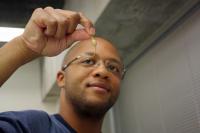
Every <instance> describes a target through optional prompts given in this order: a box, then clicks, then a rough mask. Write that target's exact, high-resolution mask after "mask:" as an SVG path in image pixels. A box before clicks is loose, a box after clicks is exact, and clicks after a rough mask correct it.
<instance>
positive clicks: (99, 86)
mask: <svg viewBox="0 0 200 133" xmlns="http://www.w3.org/2000/svg"><path fill="white" fill-rule="evenodd" d="M87 87H94V88H96V89H99V90H104V91H107V92H109V91H110V87H109V85H107V84H106V83H102V82H94V83H88V84H87Z"/></svg>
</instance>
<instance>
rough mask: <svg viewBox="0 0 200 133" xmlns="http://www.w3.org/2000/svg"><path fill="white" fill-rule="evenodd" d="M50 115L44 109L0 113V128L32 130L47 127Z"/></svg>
mask: <svg viewBox="0 0 200 133" xmlns="http://www.w3.org/2000/svg"><path fill="white" fill-rule="evenodd" d="M48 123H50V116H49V115H48V114H47V113H46V112H44V111H38V110H26V111H9V112H3V113H0V130H6V131H7V130H11V129H13V131H14V130H25V131H30V132H32V131H34V130H36V129H37V130H40V129H42V128H44V127H46V128H45V129H48V127H47V126H48V125H49V124H48Z"/></svg>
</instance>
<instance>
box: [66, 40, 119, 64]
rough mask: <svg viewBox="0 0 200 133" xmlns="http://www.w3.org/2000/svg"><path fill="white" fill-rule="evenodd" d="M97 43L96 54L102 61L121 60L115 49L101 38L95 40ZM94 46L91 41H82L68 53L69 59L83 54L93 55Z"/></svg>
mask: <svg viewBox="0 0 200 133" xmlns="http://www.w3.org/2000/svg"><path fill="white" fill-rule="evenodd" d="M95 39H96V41H97V46H96V54H97V55H98V56H99V57H100V58H103V59H107V58H110V59H115V60H118V61H120V62H121V58H120V56H119V53H118V51H117V49H116V48H115V47H114V46H113V45H112V44H111V43H110V42H108V41H106V40H104V39H102V38H95ZM94 52H95V46H94V45H93V44H92V40H91V39H88V40H84V41H81V42H79V43H78V44H76V45H75V46H74V47H73V48H72V49H71V50H70V53H69V55H68V56H69V58H74V57H76V56H78V55H82V54H85V53H94Z"/></svg>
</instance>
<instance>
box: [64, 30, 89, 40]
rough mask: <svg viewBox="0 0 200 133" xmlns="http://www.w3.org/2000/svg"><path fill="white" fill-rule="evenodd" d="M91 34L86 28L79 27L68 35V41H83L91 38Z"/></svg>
mask: <svg viewBox="0 0 200 133" xmlns="http://www.w3.org/2000/svg"><path fill="white" fill-rule="evenodd" d="M90 37H91V35H89V34H88V32H87V31H86V30H84V29H77V30H75V31H74V32H73V33H72V34H70V35H68V36H67V38H66V39H67V42H72V43H73V42H75V41H81V40H85V39H89V38H90Z"/></svg>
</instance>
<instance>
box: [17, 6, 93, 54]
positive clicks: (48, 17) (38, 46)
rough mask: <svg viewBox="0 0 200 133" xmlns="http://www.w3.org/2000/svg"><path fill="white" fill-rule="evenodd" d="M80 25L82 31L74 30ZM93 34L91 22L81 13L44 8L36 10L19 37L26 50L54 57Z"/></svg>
mask: <svg viewBox="0 0 200 133" xmlns="http://www.w3.org/2000/svg"><path fill="white" fill-rule="evenodd" d="M78 24H81V25H82V26H83V27H84V29H76V28H77V25H78ZM94 34H95V29H94V28H93V24H92V22H91V21H90V20H89V19H87V18H86V17H85V16H84V15H83V14H82V13H77V12H73V11H66V10H61V9H53V8H52V7H46V8H44V9H42V8H38V9H36V10H35V11H34V12H33V14H32V16H31V18H30V20H29V22H28V24H27V25H26V27H25V31H24V33H23V34H22V35H21V36H20V37H21V38H22V40H23V41H24V42H25V44H26V45H27V47H28V48H30V49H31V50H32V51H34V52H36V53H38V54H40V55H45V56H55V55H58V54H59V53H61V52H62V51H63V50H65V49H66V48H68V47H69V46H70V45H71V44H72V43H73V42H75V41H78V40H83V39H88V38H90V36H91V35H94Z"/></svg>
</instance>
